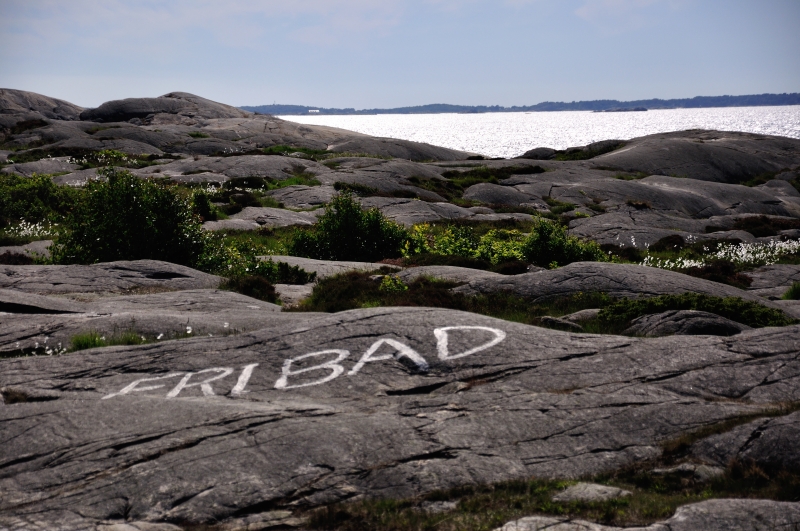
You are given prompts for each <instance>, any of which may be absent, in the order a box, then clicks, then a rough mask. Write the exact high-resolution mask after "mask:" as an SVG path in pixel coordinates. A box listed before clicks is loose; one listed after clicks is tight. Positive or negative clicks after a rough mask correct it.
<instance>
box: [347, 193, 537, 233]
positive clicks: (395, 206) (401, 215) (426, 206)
mask: <svg viewBox="0 0 800 531" xmlns="http://www.w3.org/2000/svg"><path fill="white" fill-rule="evenodd" d="M361 205H362V206H364V207H365V208H377V209H378V210H380V211H381V212H382V213H383V215H384V216H386V217H387V218H389V219H391V220H393V221H395V222H397V223H400V224H401V225H405V226H411V225H414V224H417V223H429V222H434V221H440V220H448V219H470V220H475V221H500V220H504V219H514V220H520V221H530V219H531V216H530V214H518V213H511V214H483V213H479V212H475V211H473V210H470V209H468V208H464V207H460V206H457V205H453V204H451V203H428V202H425V201H418V200H415V199H398V198H393V197H367V198H364V199H362V200H361Z"/></svg>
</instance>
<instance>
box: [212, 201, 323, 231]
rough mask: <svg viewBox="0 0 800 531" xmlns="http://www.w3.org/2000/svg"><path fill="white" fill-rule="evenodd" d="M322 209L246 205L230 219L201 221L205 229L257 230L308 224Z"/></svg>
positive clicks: (310, 223) (312, 222)
mask: <svg viewBox="0 0 800 531" xmlns="http://www.w3.org/2000/svg"><path fill="white" fill-rule="evenodd" d="M321 214H322V211H321V210H320V211H314V212H294V211H292V210H284V209H282V208H270V207H246V208H244V209H243V210H242V211H241V212H239V213H237V214H234V215H233V216H231V217H230V219H222V220H219V221H207V222H205V223H203V228H204V229H206V230H211V231H215V230H258V229H259V228H261V227H265V228H274V227H293V226H310V225H313V224H314V223H316V222H317V218H318V217H319V216H320V215H321Z"/></svg>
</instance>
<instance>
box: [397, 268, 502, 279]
mask: <svg viewBox="0 0 800 531" xmlns="http://www.w3.org/2000/svg"><path fill="white" fill-rule="evenodd" d="M397 276H398V277H399V278H400V279H402V280H403V281H404V282H411V281H413V280H416V279H417V278H420V277H431V278H435V279H439V280H449V281H451V282H469V281H471V280H475V279H478V278H494V279H497V278H502V277H503V275H501V274H500V273H494V272H492V271H481V270H480V269H470V268H467V267H455V266H421V267H409V268H408V269H405V270H403V271H400V272H399V273H397Z"/></svg>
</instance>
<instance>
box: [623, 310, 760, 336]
mask: <svg viewBox="0 0 800 531" xmlns="http://www.w3.org/2000/svg"><path fill="white" fill-rule="evenodd" d="M745 330H750V327H749V326H747V325H743V324H741V323H737V322H735V321H731V320H730V319H726V318H724V317H720V316H719V315H715V314H713V313H708V312H700V311H697V310H672V311H668V312H662V313H654V314H650V315H643V316H642V317H637V318H636V319H634V320H633V321H632V322H631V326H630V327H628V329H627V330H625V332H624V333H625V334H630V335H637V336H644V337H660V336H671V335H681V336H699V335H711V336H734V335H736V334H738V333H740V332H743V331H745Z"/></svg>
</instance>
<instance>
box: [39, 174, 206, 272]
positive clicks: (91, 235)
mask: <svg viewBox="0 0 800 531" xmlns="http://www.w3.org/2000/svg"><path fill="white" fill-rule="evenodd" d="M103 173H104V175H105V176H107V177H108V181H107V182H104V181H91V182H89V183H87V185H86V187H85V197H84V198H83V200H82V201H79V202H78V204H77V205H76V206H75V208H74V209H73V211H72V212H71V213H70V215H69V216H68V217H67V220H66V222H65V224H64V230H63V232H62V234H61V235H60V236H59V238H58V241H57V243H56V244H55V245H54V246H53V247H51V252H52V259H53V262H55V263H61V264H73V263H80V264H91V263H96V262H111V261H116V260H140V259H153V260H163V261H166V262H172V263H175V264H182V265H188V266H192V267H194V266H196V265H197V264H198V262H199V261H200V259H201V256H202V255H203V254H204V251H205V247H206V234H205V233H204V231H203V229H202V227H201V226H200V221H199V219H198V218H197V217H195V216H194V215H193V214H192V210H191V207H190V205H189V203H188V201H187V200H185V199H183V198H181V197H180V196H179V195H178V194H177V193H176V192H175V191H174V190H173V189H171V188H169V187H168V186H166V185H164V184H160V183H156V182H154V181H150V180H144V179H140V178H138V177H136V176H134V175H132V174H131V173H130V172H128V171H125V170H117V169H107V170H103Z"/></svg>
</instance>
